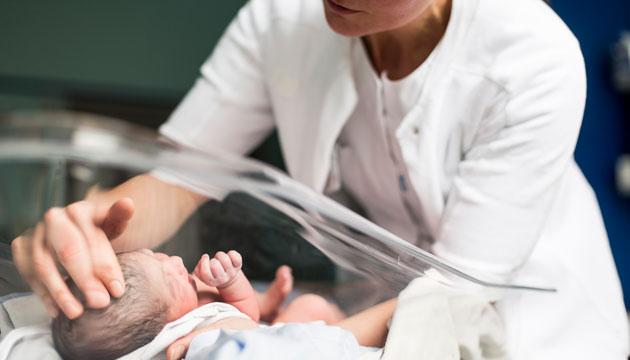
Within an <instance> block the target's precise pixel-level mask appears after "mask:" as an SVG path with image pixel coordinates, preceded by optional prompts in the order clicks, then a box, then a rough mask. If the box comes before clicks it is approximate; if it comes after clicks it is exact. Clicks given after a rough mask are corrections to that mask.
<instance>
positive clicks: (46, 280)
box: [29, 224, 83, 319]
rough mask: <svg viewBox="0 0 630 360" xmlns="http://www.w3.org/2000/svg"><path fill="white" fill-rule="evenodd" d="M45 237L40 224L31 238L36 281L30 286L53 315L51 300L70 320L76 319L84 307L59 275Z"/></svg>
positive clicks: (30, 283)
mask: <svg viewBox="0 0 630 360" xmlns="http://www.w3.org/2000/svg"><path fill="white" fill-rule="evenodd" d="M45 235H46V231H45V229H44V226H43V225H42V224H39V225H38V226H37V227H36V228H35V232H34V234H33V237H32V238H31V244H32V249H31V250H32V251H31V254H32V266H33V271H34V275H35V278H36V280H35V281H31V282H29V285H31V288H32V289H33V291H35V293H36V294H37V295H39V296H40V298H41V299H42V301H44V304H45V305H46V308H47V309H48V311H49V312H50V313H51V314H52V312H54V311H53V310H52V308H51V307H50V304H49V302H50V299H52V300H53V301H54V303H55V305H56V306H58V307H60V308H61V310H62V311H63V312H64V314H66V316H67V317H68V318H70V319H74V318H76V317H78V316H80V315H81V314H82V313H83V306H81V303H80V302H79V301H78V300H77V299H76V298H75V297H74V295H73V294H72V293H71V292H70V289H68V286H67V284H66V282H65V281H64V280H63V278H62V276H61V274H60V273H59V270H58V269H57V266H56V264H55V260H54V259H53V257H52V255H51V253H50V251H49V249H48V248H47V246H46V244H45V242H44V240H45V239H44V236H45ZM47 303H48V304H47ZM55 315H56V314H55Z"/></svg>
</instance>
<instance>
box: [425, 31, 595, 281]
mask: <svg viewBox="0 0 630 360" xmlns="http://www.w3.org/2000/svg"><path fill="white" fill-rule="evenodd" d="M569 40H571V41H569V42H566V41H565V42H563V45H562V46H546V44H543V45H545V46H542V45H540V44H525V45H524V46H523V47H515V48H514V49H513V50H512V51H511V52H508V53H507V54H503V55H500V57H499V58H498V60H497V61H499V62H500V63H501V64H505V65H502V66H504V69H502V70H498V71H497V76H496V78H498V79H500V80H501V81H498V82H497V84H501V86H502V87H503V93H504V95H505V96H504V97H503V100H501V101H499V103H498V104H494V105H493V109H492V111H489V113H488V116H487V117H485V118H484V119H483V120H482V123H481V125H480V126H479V129H478V131H477V133H476V137H475V138H474V140H473V144H472V146H471V147H470V149H469V150H467V151H466V152H465V154H464V155H463V159H462V161H461V162H460V163H459V166H458V167H457V173H456V175H455V177H454V180H453V183H452V187H451V190H450V192H449V194H448V196H447V200H446V207H445V210H444V213H443V216H442V218H441V223H440V225H439V228H438V233H437V241H436V244H435V245H434V248H433V250H434V252H435V253H436V254H437V255H438V256H440V257H442V258H444V259H446V260H449V261H450V262H452V263H454V264H455V265H458V266H460V267H462V268H463V269H466V270H468V271H472V272H475V273H478V274H483V275H484V278H488V280H491V281H498V282H506V281H508V280H509V278H510V277H511V276H512V275H513V274H514V273H515V271H517V270H518V269H519V267H521V266H522V265H523V264H524V263H525V261H526V260H527V259H528V257H529V256H530V254H531V253H532V251H533V249H534V247H535V246H536V244H537V242H538V240H539V238H540V235H541V233H542V230H543V228H544V227H545V222H546V220H547V218H548V215H549V213H550V211H551V207H552V204H553V203H554V199H555V195H556V194H557V193H558V192H559V189H560V187H561V186H562V178H563V174H565V172H566V169H567V167H568V166H569V165H570V163H571V162H572V161H573V152H574V150H575V144H576V141H577V137H578V133H579V128H580V125H581V121H582V116H583V111H584V103H585V98H586V76H585V70H584V63H583V58H582V54H581V52H580V49H579V45H578V43H577V40H575V38H574V37H572V36H571V38H570V39H569Z"/></svg>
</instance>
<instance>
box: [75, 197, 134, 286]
mask: <svg viewBox="0 0 630 360" xmlns="http://www.w3.org/2000/svg"><path fill="white" fill-rule="evenodd" d="M66 212H67V213H68V215H69V217H70V219H71V220H72V221H73V222H74V223H75V224H76V225H77V227H78V228H79V230H80V231H81V232H82V234H83V236H84V238H85V240H86V243H87V248H88V251H89V253H90V258H91V261H92V272H93V273H94V276H95V277H96V278H98V279H99V280H100V281H101V283H102V284H104V285H105V287H106V288H107V290H108V291H109V293H110V294H111V295H112V296H115V297H120V296H122V294H123V293H124V291H125V288H124V286H125V280H124V277H123V274H122V270H121V269H120V264H119V263H118V259H117V258H116V253H115V252H114V249H113V248H112V246H111V244H110V243H109V239H108V238H107V236H106V235H105V232H104V231H103V230H101V229H100V228H98V227H96V226H95V225H94V222H93V221H92V212H93V208H92V207H91V206H90V205H89V204H88V203H86V202H78V203H75V204H72V205H70V206H68V207H67V208H66Z"/></svg>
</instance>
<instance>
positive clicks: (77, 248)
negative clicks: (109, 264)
mask: <svg viewBox="0 0 630 360" xmlns="http://www.w3.org/2000/svg"><path fill="white" fill-rule="evenodd" d="M79 213H80V212H79V211H78V210H77V211H76V212H75V216H86V215H91V214H83V215H80V214H79ZM44 220H45V225H46V226H45V227H46V231H45V233H46V239H47V241H48V244H49V246H50V248H51V250H53V251H54V253H55V254H56V257H57V259H58V260H59V262H60V264H61V266H63V267H64V268H65V269H66V271H67V272H68V275H70V277H71V278H72V280H73V281H74V282H75V284H76V285H77V287H78V288H79V289H80V290H81V292H82V293H83V294H85V298H86V300H87V303H88V305H89V306H90V307H94V308H102V307H105V306H107V305H108V304H109V300H110V299H109V293H108V292H107V289H106V288H105V287H104V286H103V283H102V282H101V281H100V280H99V279H98V278H97V277H96V276H95V275H94V272H93V270H94V269H93V266H92V260H91V254H90V250H89V248H88V244H87V240H86V239H85V237H84V235H83V233H82V232H81V230H79V228H78V227H77V225H76V224H75V223H74V222H72V221H71V220H70V218H69V217H68V215H67V214H66V211H65V210H64V209H59V208H53V209H50V210H48V211H47V212H46V215H45V216H44ZM49 290H50V288H49ZM51 294H53V297H54V298H55V300H57V298H56V296H55V295H54V293H53V291H51ZM60 305H61V308H62V309H63V310H64V313H65V312H66V311H65V309H64V307H63V305H62V304H60ZM67 315H69V316H70V314H67Z"/></svg>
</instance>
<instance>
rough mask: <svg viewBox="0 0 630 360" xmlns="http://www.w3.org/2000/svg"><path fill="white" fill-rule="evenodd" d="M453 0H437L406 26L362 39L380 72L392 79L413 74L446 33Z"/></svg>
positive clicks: (376, 68) (374, 65)
mask: <svg viewBox="0 0 630 360" xmlns="http://www.w3.org/2000/svg"><path fill="white" fill-rule="evenodd" d="M451 3H452V0H435V1H434V2H433V3H432V4H431V5H430V6H429V7H428V8H427V9H426V10H425V11H424V12H422V14H420V16H418V17H417V18H416V19H414V20H413V21H411V22H410V23H408V24H406V25H404V26H403V27H400V28H397V29H394V30H388V31H384V32H381V33H377V34H372V35H367V36H364V37H363V38H362V40H363V43H364V44H365V47H366V49H367V51H368V54H369V56H370V59H371V61H372V66H373V67H374V70H375V71H376V72H377V73H379V74H380V73H382V72H387V76H388V77H389V78H390V79H391V80H398V79H402V78H404V77H405V76H407V75H409V74H411V73H412V72H413V71H414V70H415V69H417V68H418V67H419V66H420V65H422V63H423V62H424V61H425V60H426V59H427V58H428V57H429V55H430V54H431V52H432V51H433V50H434V49H435V47H436V46H437V44H438V43H439V42H440V40H441V39H442V36H444V33H445V32H446V27H447V25H448V21H449V18H450V16H451Z"/></svg>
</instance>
